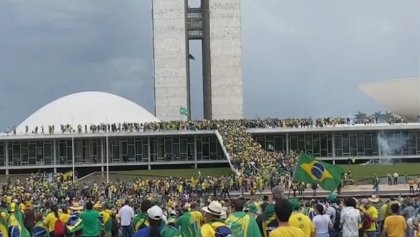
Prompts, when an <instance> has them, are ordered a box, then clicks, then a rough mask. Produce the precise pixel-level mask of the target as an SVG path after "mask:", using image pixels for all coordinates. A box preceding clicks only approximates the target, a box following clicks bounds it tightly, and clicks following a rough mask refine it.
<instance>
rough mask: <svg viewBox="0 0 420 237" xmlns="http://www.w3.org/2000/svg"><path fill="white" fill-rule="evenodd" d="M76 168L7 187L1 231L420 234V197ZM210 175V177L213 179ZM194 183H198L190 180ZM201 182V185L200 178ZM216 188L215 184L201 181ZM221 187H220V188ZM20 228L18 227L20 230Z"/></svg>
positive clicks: (53, 235)
mask: <svg viewBox="0 0 420 237" xmlns="http://www.w3.org/2000/svg"><path fill="white" fill-rule="evenodd" d="M71 178H72V173H71V172H67V173H64V174H57V175H55V176H54V177H53V179H52V180H51V177H50V176H49V175H46V174H40V173H38V174H34V175H31V176H30V177H28V178H27V179H25V180H15V181H14V182H9V183H8V184H7V185H5V186H3V187H2V188H1V192H2V193H1V196H2V198H1V203H0V234H1V236H3V237H7V236H22V237H25V236H26V237H29V236H35V237H47V236H49V237H64V236H66V237H70V236H74V237H77V236H105V235H107V236H112V237H119V236H121V237H133V236H134V237H149V236H153V237H155V236H162V237H166V236H167V237H170V236H171V237H200V236H201V237H214V236H224V237H227V236H231V237H239V236H244V237H280V236H281V237H283V236H287V237H289V236H293V237H301V236H305V237H314V236H317V237H318V236H319V237H336V236H343V237H347V236H348V237H358V236H360V237H363V236H368V237H371V236H398V237H400V236H401V237H403V236H407V237H417V236H420V234H419V226H420V225H419V220H420V211H419V210H420V196H419V197H416V198H409V197H404V198H403V197H396V198H390V199H387V200H385V199H380V198H379V197H378V196H375V195H372V196H370V197H366V198H362V199H355V198H352V197H349V198H344V199H340V198H338V197H337V195H336V194H334V193H332V194H330V195H329V196H328V197H327V198H317V199H311V200H306V201H305V200H299V199H296V198H291V199H289V197H288V196H287V192H286V191H287V189H286V188H285V187H284V186H283V185H281V184H280V185H276V186H274V187H272V188H271V193H272V195H270V196H264V195H253V196H251V198H250V199H249V200H246V199H244V198H243V197H241V196H240V197H235V198H233V197H230V196H224V195H223V187H221V190H219V191H220V195H218V194H216V195H212V194H211V192H213V191H214V187H216V185H217V184H218V183H221V185H223V181H227V180H229V181H230V182H231V183H232V187H233V189H235V188H238V187H234V186H235V185H239V186H240V184H239V182H237V181H232V180H233V178H232V179H228V178H227V177H224V178H221V177H203V178H202V177H199V176H198V177H192V178H190V179H185V178H184V179H182V178H179V179H175V178H143V179H140V178H138V179H135V180H132V181H130V182H119V181H116V182H111V183H109V184H104V183H103V184H97V183H93V184H92V185H88V184H78V183H72V182H71V181H70V180H71ZM206 180H207V181H206ZM188 183H191V184H196V186H195V187H194V186H192V187H189V186H190V185H189V184H188ZM200 183H201V185H200ZM207 185H208V186H209V187H213V188H211V191H209V192H207V191H203V189H201V190H199V188H198V187H200V186H201V187H203V186H204V187H207ZM213 194H214V193H213ZM14 231H19V235H15V232H14Z"/></svg>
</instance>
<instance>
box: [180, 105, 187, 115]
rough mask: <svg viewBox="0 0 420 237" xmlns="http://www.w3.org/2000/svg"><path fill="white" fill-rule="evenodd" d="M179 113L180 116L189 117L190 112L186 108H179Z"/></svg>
mask: <svg viewBox="0 0 420 237" xmlns="http://www.w3.org/2000/svg"><path fill="white" fill-rule="evenodd" d="M179 113H180V114H181V115H185V116H189V115H190V110H189V109H188V108H185V107H182V106H181V107H179Z"/></svg>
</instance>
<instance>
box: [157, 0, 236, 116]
mask: <svg viewBox="0 0 420 237" xmlns="http://www.w3.org/2000/svg"><path fill="white" fill-rule="evenodd" d="M189 40H201V42H202V62H203V97H204V98H203V102H204V105H203V108H204V118H205V119H240V118H242V117H243V97H242V69H241V64H242V45H241V8H240V0H201V5H200V7H194V8H193V7H189V5H188V0H153V45H154V80H155V115H156V117H158V118H159V119H161V120H163V121H171V120H185V119H187V118H190V117H189V116H190V115H188V116H185V115H183V114H181V113H180V109H181V108H188V109H189V111H191V105H190V104H191V103H190V86H189V85H190V68H189V59H190V57H189V56H190V52H189V47H188V45H189Z"/></svg>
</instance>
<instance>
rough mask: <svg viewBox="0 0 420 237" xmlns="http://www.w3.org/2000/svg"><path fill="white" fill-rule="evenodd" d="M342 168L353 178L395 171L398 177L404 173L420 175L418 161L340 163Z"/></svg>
mask: <svg viewBox="0 0 420 237" xmlns="http://www.w3.org/2000/svg"><path fill="white" fill-rule="evenodd" d="M340 166H341V167H343V168H344V170H346V171H348V170H351V173H352V176H353V178H354V179H355V180H363V179H369V178H372V177H373V175H374V174H376V175H378V176H379V177H385V176H386V174H387V173H391V174H393V173H394V172H397V173H398V174H399V176H400V177H404V175H405V174H407V175H409V176H417V175H420V163H400V164H389V165H382V164H374V165H340Z"/></svg>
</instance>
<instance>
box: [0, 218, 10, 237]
mask: <svg viewBox="0 0 420 237" xmlns="http://www.w3.org/2000/svg"><path fill="white" fill-rule="evenodd" d="M0 237H9V231H8V227H7V223H6V222H5V221H4V220H3V218H2V217H0Z"/></svg>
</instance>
